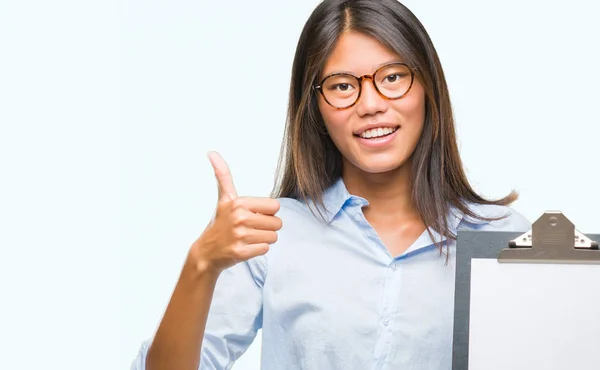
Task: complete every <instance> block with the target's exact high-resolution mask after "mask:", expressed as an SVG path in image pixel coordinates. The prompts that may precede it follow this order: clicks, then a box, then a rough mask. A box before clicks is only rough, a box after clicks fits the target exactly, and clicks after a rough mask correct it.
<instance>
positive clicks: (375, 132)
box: [360, 127, 396, 139]
mask: <svg viewBox="0 0 600 370" xmlns="http://www.w3.org/2000/svg"><path fill="white" fill-rule="evenodd" d="M394 131H396V129H395V128H389V127H379V128H374V129H371V130H367V131H365V132H363V133H362V134H360V137H362V138H364V139H370V138H375V137H380V136H385V135H389V134H391V133H392V132H394Z"/></svg>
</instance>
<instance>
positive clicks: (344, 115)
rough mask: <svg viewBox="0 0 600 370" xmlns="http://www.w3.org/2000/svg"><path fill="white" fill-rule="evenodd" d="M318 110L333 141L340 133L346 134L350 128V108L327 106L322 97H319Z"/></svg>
mask: <svg viewBox="0 0 600 370" xmlns="http://www.w3.org/2000/svg"><path fill="white" fill-rule="evenodd" d="M319 111H320V112H321V117H323V121H324V122H325V127H326V128H327V131H328V132H329V135H330V136H331V138H332V140H333V141H334V142H336V141H337V139H338V138H339V137H341V135H347V134H348V133H347V131H348V130H351V128H350V127H349V124H348V122H349V121H350V116H351V114H352V111H351V110H350V109H345V110H337V109H334V108H332V107H331V106H329V104H327V103H326V102H324V101H323V99H319Z"/></svg>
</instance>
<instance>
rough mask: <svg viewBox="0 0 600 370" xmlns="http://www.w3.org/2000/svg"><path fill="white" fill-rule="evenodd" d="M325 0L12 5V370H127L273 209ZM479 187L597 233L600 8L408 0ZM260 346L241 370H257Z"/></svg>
mask: <svg viewBox="0 0 600 370" xmlns="http://www.w3.org/2000/svg"><path fill="white" fill-rule="evenodd" d="M317 3H318V2H317V1H315V0H303V1H280V0H279V1H275V0H255V1H242V0H232V1H227V2H220V1H199V0H196V1H188V0H175V1H169V2H167V1H162V2H161V1H148V0H146V1H142V0H130V1H123V2H114V1H113V2H111V1H103V2H100V1H96V2H85V3H83V2H79V1H74V0H73V1H59V2H52V3H47V2H41V1H37V2H32V1H26V0H25V1H19V2H17V1H12V2H10V1H0V124H1V126H0V127H1V129H0V170H1V172H0V247H1V255H0V256H1V257H0V302H1V304H0V368H2V369H14V370H19V369H41V368H48V369H62V370H66V369H83V368H85V369H98V370H100V369H102V370H106V369H127V368H129V364H130V363H131V361H132V360H133V358H134V357H135V355H136V352H137V350H138V348H139V345H140V343H141V342H142V341H143V340H145V339H146V338H148V337H150V336H152V335H153V333H154V331H155V329H156V326H157V325H158V323H159V321H160V319H161V316H162V314H163V312H164V309H165V307H166V305H167V303H168V300H169V298H170V295H171V292H172V290H173V287H174V285H175V283H176V281H177V278H178V276H179V272H180V268H181V265H182V263H183V259H184V258H185V255H186V253H187V250H188V248H189V246H190V245H191V243H192V242H193V241H194V240H195V239H196V238H197V237H198V236H199V235H200V233H201V232H202V230H203V229H204V228H205V226H206V225H207V224H208V222H209V220H210V218H211V217H212V215H213V212H214V206H215V204H216V200H217V198H216V197H217V190H216V182H215V179H214V177H213V173H212V169H211V167H210V164H209V162H208V160H207V158H206V152H207V151H208V150H217V151H219V152H220V153H221V154H222V155H223V157H224V158H225V160H226V161H227V162H228V163H229V165H230V167H231V170H232V173H233V177H234V181H235V184H236V186H237V190H238V193H239V194H240V195H253V196H266V195H268V194H269V192H270V190H271V188H272V184H273V180H274V170H275V166H276V164H277V158H278V155H279V149H280V145H281V139H282V134H283V128H284V122H285V114H286V106H287V95H288V86H289V79H290V71H291V64H292V59H293V54H294V51H295V46H296V43H297V40H298V37H299V35H300V32H301V29H302V26H303V24H304V22H305V21H306V19H307V17H308V16H309V14H310V12H311V11H312V9H313V8H314V7H315V6H316V5H317ZM404 4H405V5H407V6H408V7H409V8H410V9H411V10H412V11H413V12H414V13H415V14H416V15H417V17H418V18H419V19H420V20H421V21H422V22H423V24H424V25H425V27H426V29H427V30H428V31H429V33H430V36H431V38H432V39H433V42H434V44H435V46H436V48H437V50H438V53H439V55H440V58H441V61H442V64H443V66H444V69H445V73H446V77H447V81H448V84H449V88H450V93H451V97H452V102H453V106H454V108H455V115H456V122H457V130H458V138H459V144H460V150H461V154H462V158H463V160H464V163H465V166H466V169H467V173H468V176H469V178H470V180H471V181H472V183H473V185H474V186H475V188H476V189H477V190H478V191H480V192H481V193H482V194H484V195H486V196H490V197H500V196H503V195H504V194H506V193H507V192H508V191H510V190H511V189H516V190H518V191H519V192H520V193H521V198H520V200H519V201H518V202H517V203H516V204H515V205H514V207H515V208H516V209H518V210H519V211H520V212H521V213H523V214H524V215H525V216H526V217H528V218H529V219H530V220H531V221H535V219H537V217H539V216H540V215H541V214H542V213H543V212H544V211H545V210H562V211H563V212H564V213H565V214H566V215H567V217H569V218H570V219H571V220H572V221H573V222H574V223H575V225H576V227H577V228H578V229H579V230H580V231H582V232H584V233H592V232H595V233H598V232H600V217H599V216H598V215H597V213H598V211H599V210H600V197H599V195H598V189H599V186H598V183H599V181H600V179H599V178H598V174H599V173H598V168H599V163H598V162H599V159H600V152H599V146H598V142H599V140H598V138H599V137H600V128H599V127H600V118H599V117H598V113H597V112H598V106H599V102H600V92H599V90H598V86H599V85H600V71H599V68H598V65H600V63H599V62H600V52H599V51H598V48H597V45H598V38H599V36H600V24H599V23H598V22H597V18H598V15H599V13H600V11H599V10H600V8H599V6H598V5H597V4H596V3H595V2H592V1H589V0H573V1H570V2H568V3H565V2H563V1H561V2H559V1H540V0H535V1H534V0H527V1H517V0H506V1H503V2H491V1H475V0H471V1H469V0H455V1H451V2H450V1H443V0H419V1H417V0H409V1H404ZM259 360H260V333H259V335H258V337H257V338H256V340H255V342H254V344H253V345H252V346H251V347H250V348H249V350H248V351H247V353H246V354H245V355H244V356H243V357H242V358H241V359H240V361H239V362H238V363H237V364H236V365H235V366H234V369H235V370H245V369H246V370H250V369H257V368H258V366H259Z"/></svg>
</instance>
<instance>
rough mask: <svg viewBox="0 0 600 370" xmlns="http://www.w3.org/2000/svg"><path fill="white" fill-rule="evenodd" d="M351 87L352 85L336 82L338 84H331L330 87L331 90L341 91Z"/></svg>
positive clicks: (348, 89)
mask: <svg viewBox="0 0 600 370" xmlns="http://www.w3.org/2000/svg"><path fill="white" fill-rule="evenodd" d="M353 88H354V87H353V86H352V85H350V84H348V83H338V84H334V85H331V87H330V89H331V90H338V91H341V92H346V91H350V90H351V89H353Z"/></svg>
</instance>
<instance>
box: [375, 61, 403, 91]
mask: <svg viewBox="0 0 600 370" xmlns="http://www.w3.org/2000/svg"><path fill="white" fill-rule="evenodd" d="M411 83H412V73H411V70H410V68H408V67H407V66H405V65H404V64H392V65H389V66H387V67H384V68H383V69H381V70H379V71H378V72H377V74H376V75H375V84H376V85H377V89H379V91H380V92H381V93H382V94H383V95H385V96H387V97H388V98H391V99H394V98H399V97H401V96H402V95H404V94H406V92H407V91H408V89H409V88H410V85H411Z"/></svg>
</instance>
